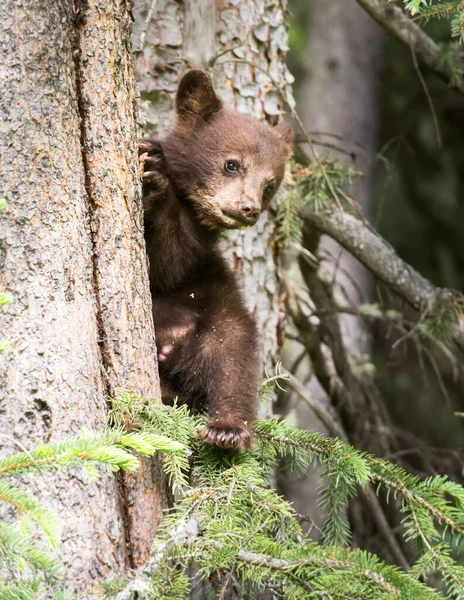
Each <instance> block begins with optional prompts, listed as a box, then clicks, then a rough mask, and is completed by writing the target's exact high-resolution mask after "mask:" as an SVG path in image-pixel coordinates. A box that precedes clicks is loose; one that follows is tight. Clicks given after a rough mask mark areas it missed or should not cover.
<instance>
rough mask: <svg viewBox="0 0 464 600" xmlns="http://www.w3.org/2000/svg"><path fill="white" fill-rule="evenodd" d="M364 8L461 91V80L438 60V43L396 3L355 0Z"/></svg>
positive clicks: (462, 87)
mask: <svg viewBox="0 0 464 600" xmlns="http://www.w3.org/2000/svg"><path fill="white" fill-rule="evenodd" d="M357 2H358V4H360V5H361V6H362V7H363V8H364V10H365V11H366V12H368V13H369V14H370V16H371V17H372V18H373V19H375V20H376V21H377V23H379V24H380V25H381V26H382V27H383V28H384V29H385V30H386V31H388V33H390V34H391V35H393V37H395V38H396V39H397V40H399V41H400V42H402V43H403V44H406V45H407V46H410V47H412V48H414V52H415V53H416V55H417V58H418V59H419V60H420V61H421V62H422V63H423V64H424V65H425V66H426V67H428V68H429V69H430V70H431V71H432V72H433V73H435V75H437V76H438V77H440V79H443V81H445V82H446V83H447V84H448V85H449V86H450V87H451V88H453V89H455V90H457V91H458V92H459V93H461V94H463V95H464V81H460V82H459V83H456V82H455V78H454V77H453V73H452V72H451V69H450V68H449V67H448V66H447V65H445V64H444V63H443V61H442V60H441V52H440V48H439V46H438V45H437V44H436V43H435V42H434V41H433V40H432V39H431V38H430V37H429V36H428V35H427V34H426V33H425V32H424V31H423V30H422V29H421V28H420V27H419V25H417V24H416V23H415V22H414V21H412V20H411V19H410V18H409V17H408V15H407V14H406V13H405V12H404V11H403V10H401V8H399V7H398V6H395V5H394V4H392V3H389V2H388V1H387V0H357Z"/></svg>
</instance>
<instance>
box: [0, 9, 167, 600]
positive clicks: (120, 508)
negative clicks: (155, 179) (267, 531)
mask: <svg viewBox="0 0 464 600" xmlns="http://www.w3.org/2000/svg"><path fill="white" fill-rule="evenodd" d="M128 11H129V5H128V4H127V5H126V4H125V3H124V2H122V3H121V2H118V1H116V0H115V1H108V2H105V4H104V5H103V4H102V3H101V2H100V3H97V2H89V3H88V4H83V5H81V6H80V9H79V10H74V8H73V7H72V4H71V3H62V2H59V1H57V0H56V1H55V0H50V1H49V2H46V3H44V2H40V1H39V0H21V1H19V2H18V0H7V1H5V2H3V3H2V4H1V6H0V39H1V40H2V46H1V52H2V56H1V61H0V63H1V65H2V68H1V70H0V78H1V89H2V91H1V94H0V132H1V136H0V170H1V178H0V181H1V183H0V195H1V196H4V197H5V198H6V199H7V201H8V207H7V209H6V210H5V211H3V212H2V213H1V216H0V219H1V220H0V225H1V227H0V282H1V286H2V289H7V290H9V291H10V292H11V294H12V296H13V304H12V305H11V306H10V307H8V309H6V310H4V311H2V312H1V315H0V330H1V331H2V335H5V336H7V337H9V338H11V340H12V341H13V347H12V350H11V351H10V352H9V353H7V354H6V355H4V356H2V357H1V358H0V361H1V362H0V402H1V405H0V406H1V411H2V421H1V425H0V429H1V433H2V436H1V437H0V444H1V447H2V454H3V453H5V452H7V451H8V452H9V451H12V450H18V448H17V447H16V446H15V445H14V444H13V443H10V442H12V441H13V440H17V441H18V442H19V443H20V444H21V445H22V446H23V447H26V448H32V447H34V446H35V445H36V444H38V443H43V442H48V441H56V440H60V439H64V438H69V437H70V436H72V435H73V434H76V433H77V432H78V431H79V430H80V429H81V428H83V427H86V428H101V427H103V426H104V425H105V420H106V413H107V393H108V392H109V391H111V392H112V391H113V390H114V389H115V388H116V387H117V386H121V387H123V386H124V387H131V388H133V389H135V390H137V391H140V392H143V393H146V394H150V395H153V396H156V395H159V393H158V392H159V388H158V381H157V376H156V362H155V361H156V358H155V356H156V353H155V350H154V338H153V325H152V319H151V313H150V309H149V294H148V278H147V274H146V269H145V255H144V249H143V241H142V240H143V234H142V229H141V206H140V199H139V197H138V184H137V175H136V172H137V162H136V144H135V136H134V130H133V121H134V101H133V98H134V94H133V89H132V83H131V78H132V75H131V72H130V62H129V61H130V56H129V49H128V46H127V44H128V39H129V37H128V36H129V12H128ZM81 142H82V144H83V145H82V147H81ZM83 159H84V160H83ZM144 476H145V478H146V479H148V485H150V486H151V485H152V484H153V480H154V477H151V476H150V474H148V475H147V474H146V473H145V474H144ZM32 485H33V484H32V483H31V486H32ZM34 485H36V484H34ZM38 488H40V491H41V494H42V497H43V498H44V499H45V500H49V501H50V503H51V504H53V505H54V506H56V507H57V508H58V510H59V512H60V514H61V516H62V521H63V536H62V539H63V546H62V548H61V550H60V558H62V559H63V560H64V562H65V564H66V565H67V567H68V569H69V575H68V580H69V585H70V587H71V588H72V589H75V590H76V591H78V593H79V598H88V597H90V596H91V595H92V593H93V592H96V591H97V587H98V582H99V581H101V580H104V579H107V578H109V577H115V576H118V575H122V574H123V573H124V571H125V570H126V568H127V567H128V566H129V557H128V551H127V543H128V542H131V541H132V542H133V543H134V542H138V537H137V536H139V535H144V536H145V537H146V535H145V534H146V532H134V531H132V532H131V531H130V530H126V528H125V526H124V523H125V521H126V520H127V514H126V511H125V509H124V505H123V503H122V502H121V495H120V493H119V491H118V486H117V483H116V480H115V478H114V476H113V475H110V474H104V475H103V477H102V480H101V481H100V482H99V483H98V484H97V483H94V484H90V485H89V484H87V483H86V482H85V481H84V477H83V476H82V475H81V474H80V473H79V472H77V471H76V472H72V473H71V474H68V473H61V474H60V475H57V476H54V477H53V478H52V477H47V478H45V479H41V480H40V482H39V484H38V485H37V490H38ZM129 501H130V498H129ZM158 509H159V505H156V504H155V505H154V509H152V510H154V511H158ZM155 517H156V518H155ZM158 517H159V513H158V514H156V515H149V516H148V517H147V516H146V515H145V517H144V519H145V526H146V528H147V530H149V529H150V528H152V527H153V524H154V522H155V521H156V520H157V518H158ZM130 533H132V538H133V539H132V540H131V539H130V538H129V537H126V534H130Z"/></svg>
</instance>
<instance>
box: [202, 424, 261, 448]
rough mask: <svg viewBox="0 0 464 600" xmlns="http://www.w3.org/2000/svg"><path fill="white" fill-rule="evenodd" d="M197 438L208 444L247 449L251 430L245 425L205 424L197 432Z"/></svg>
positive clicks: (249, 443) (250, 439) (249, 445)
mask: <svg viewBox="0 0 464 600" xmlns="http://www.w3.org/2000/svg"><path fill="white" fill-rule="evenodd" d="M198 436H199V438H200V439H201V440H203V441H204V442H205V444H209V445H210V446H217V447H218V448H233V449H235V450H249V449H250V448H251V441H252V438H251V431H250V430H249V429H247V428H245V427H233V426H227V425H206V427H204V428H203V429H202V430H201V431H200V432H199V434H198Z"/></svg>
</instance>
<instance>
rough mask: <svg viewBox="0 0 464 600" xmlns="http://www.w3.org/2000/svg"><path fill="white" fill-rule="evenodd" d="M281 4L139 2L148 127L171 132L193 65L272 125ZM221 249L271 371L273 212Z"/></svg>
mask: <svg viewBox="0 0 464 600" xmlns="http://www.w3.org/2000/svg"><path fill="white" fill-rule="evenodd" d="M286 4H287V3H286V1H282V2H279V3H275V2H274V1H273V0H260V1H259V2H256V1H255V0H238V1H235V2H233V3H226V2H224V1H223V0H217V1H216V2H214V0H201V1H200V2H190V1H186V2H184V4H183V5H182V4H180V3H179V2H177V1H175V0H159V1H157V2H153V1H151V0H147V1H146V2H145V3H141V4H140V5H138V7H136V8H135V10H134V15H135V36H134V49H135V50H136V51H137V53H138V61H137V76H138V81H139V85H140V95H141V105H142V109H143V115H144V131H145V133H146V134H150V135H155V136H162V135H164V134H165V133H166V132H167V131H168V130H169V128H170V126H171V124H172V119H173V115H174V104H173V99H174V93H175V90H176V88H177V82H178V80H179V78H180V76H181V75H182V73H183V72H184V71H185V70H186V69H188V68H190V67H202V68H206V69H207V70H209V72H210V74H211V75H212V77H213V80H214V82H215V87H216V89H217V91H218V93H219V95H220V96H222V98H223V100H224V102H225V104H226V105H227V106H228V107H229V108H235V109H237V110H238V111H241V112H247V113H249V114H252V115H253V116H255V117H257V118H260V119H267V120H269V121H270V122H271V123H275V122H276V120H277V119H278V116H279V115H280V114H281V112H282V107H283V101H282V96H281V95H280V94H279V91H278V90H277V89H276V86H275V85H274V84H275V83H277V84H278V85H279V86H280V88H281V89H282V90H285V89H286V88H288V83H287V82H288V80H289V79H290V78H289V76H288V73H287V69H286V66H285V62H284V59H285V54H286V51H287V34H286V27H285V11H286ZM215 11H216V17H215V18H214V13H215ZM214 23H215V24H216V27H215V29H214V27H213V26H214ZM208 24H209V26H207V25H208ZM200 31H201V35H200V34H199V33H198V32H200ZM214 49H215V50H214ZM270 77H272V80H271V78H270ZM225 252H226V254H227V256H228V257H229V259H230V264H231V265H232V267H233V268H234V269H235V271H236V272H238V273H240V275H241V278H242V282H243V289H244V293H245V297H246V299H247V302H248V305H249V307H250V309H251V310H252V311H254V313H255V315H256V318H257V321H258V328H259V331H260V332H261V355H262V360H263V370H264V367H267V368H268V369H269V370H272V369H273V367H274V365H275V361H276V360H277V357H278V355H279V351H280V347H281V343H282V339H281V338H282V336H281V314H282V312H281V311H282V305H281V295H280V286H279V275H278V270H277V250H276V245H275V243H274V223H273V220H272V217H271V216H270V214H266V215H263V216H262V217H261V219H260V221H259V222H258V224H257V225H256V226H255V227H252V228H250V229H248V230H246V231H234V232H232V233H230V234H229V236H228V240H227V242H226V243H225ZM269 413H270V407H269V406H267V407H263V408H262V414H269Z"/></svg>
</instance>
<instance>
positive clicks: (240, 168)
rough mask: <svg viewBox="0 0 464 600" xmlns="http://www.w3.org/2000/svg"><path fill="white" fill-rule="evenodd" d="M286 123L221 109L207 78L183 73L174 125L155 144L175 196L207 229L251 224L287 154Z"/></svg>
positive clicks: (275, 184)
mask: <svg viewBox="0 0 464 600" xmlns="http://www.w3.org/2000/svg"><path fill="white" fill-rule="evenodd" d="M292 141H293V131H292V129H291V127H290V126H289V125H288V124H287V123H284V122H283V123H281V124H280V125H277V126H276V127H270V126H269V125H266V124H264V123H260V122H259V121H257V120H256V119H254V118H252V117H250V116H249V115H245V114H240V113H237V112H234V111H230V110H227V109H226V108H224V106H223V104H222V101H221V100H220V98H218V96H217V95H216V93H215V91H214V88H213V84H212V82H211V79H210V78H209V76H208V75H207V74H206V73H204V72H203V71H200V70H192V71H188V72H187V73H186V74H185V75H184V76H183V77H182V79H181V81H180V83H179V87H178V90H177V95H176V121H175V124H174V128H173V131H172V133H171V134H170V135H169V136H168V137H167V138H166V140H164V141H163V142H162V144H161V146H162V152H163V154H164V156H165V159H166V163H167V166H168V175H169V180H170V182H171V185H172V186H173V188H174V191H175V193H176V196H177V197H178V198H179V199H180V200H181V201H185V202H187V203H189V204H190V205H191V206H193V208H194V210H195V213H196V215H197V217H198V219H199V221H200V222H201V223H202V224H203V225H205V226H207V227H208V228H210V229H238V228H242V227H246V226H250V225H254V224H255V223H256V221H257V220H258V218H259V216H260V214H261V212H262V211H263V210H264V209H266V208H267V206H268V205H269V203H270V201H271V199H272V198H273V196H274V195H275V193H276V191H277V189H278V187H279V185H280V183H281V181H282V178H283V176H284V170H285V162H286V161H287V160H288V158H289V157H290V156H291V153H292Z"/></svg>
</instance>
